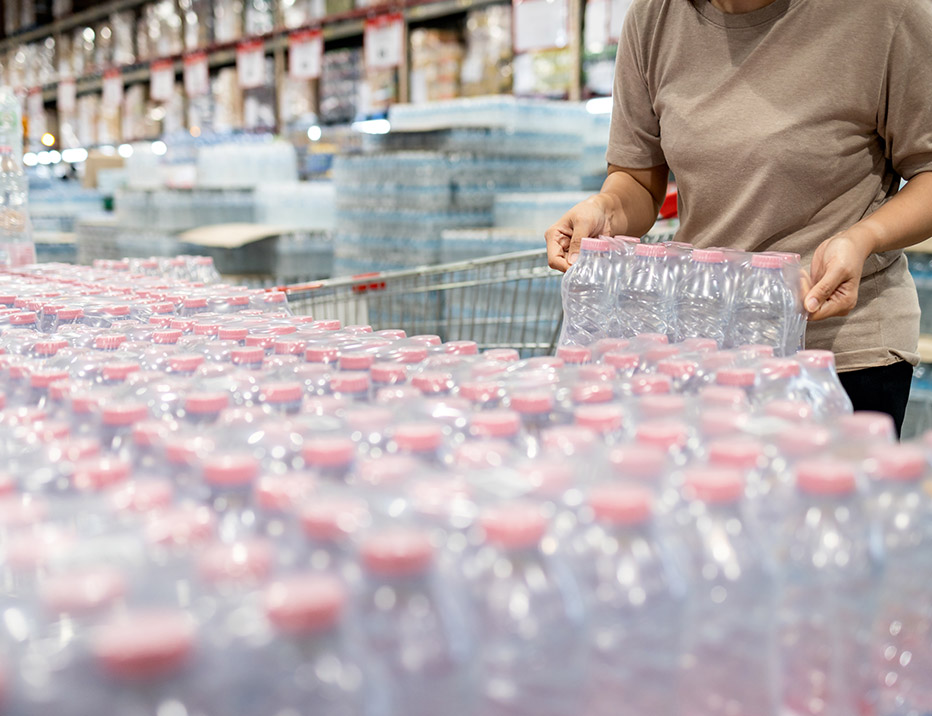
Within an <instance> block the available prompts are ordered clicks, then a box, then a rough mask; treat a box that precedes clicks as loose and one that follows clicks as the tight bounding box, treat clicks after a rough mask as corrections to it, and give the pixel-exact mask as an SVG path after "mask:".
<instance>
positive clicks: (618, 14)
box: [608, 0, 632, 42]
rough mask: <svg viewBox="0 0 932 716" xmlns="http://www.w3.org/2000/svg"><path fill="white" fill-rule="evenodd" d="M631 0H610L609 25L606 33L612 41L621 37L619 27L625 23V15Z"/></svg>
mask: <svg viewBox="0 0 932 716" xmlns="http://www.w3.org/2000/svg"><path fill="white" fill-rule="evenodd" d="M631 2H632V0H611V3H612V11H611V26H610V28H609V31H608V34H609V37H611V39H612V42H617V41H618V40H620V39H621V28H622V25H624V23H625V16H626V15H627V14H628V9H629V8H630V7H631Z"/></svg>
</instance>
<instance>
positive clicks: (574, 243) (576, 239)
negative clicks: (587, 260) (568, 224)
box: [567, 221, 589, 266]
mask: <svg viewBox="0 0 932 716" xmlns="http://www.w3.org/2000/svg"><path fill="white" fill-rule="evenodd" d="M588 236H589V231H588V230H587V228H584V227H583V225H582V224H581V223H580V222H578V221H577V222H576V223H575V224H574V225H573V237H572V238H571V239H570V248H569V251H568V253H567V262H568V263H569V265H570V266H572V265H573V264H574V263H576V260H577V259H578V258H579V246H580V244H582V240H583V239H585V238H588Z"/></svg>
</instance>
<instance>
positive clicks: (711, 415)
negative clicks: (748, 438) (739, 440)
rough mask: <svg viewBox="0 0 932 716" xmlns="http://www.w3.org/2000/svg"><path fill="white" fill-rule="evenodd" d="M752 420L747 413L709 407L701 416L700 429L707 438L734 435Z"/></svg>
mask: <svg viewBox="0 0 932 716" xmlns="http://www.w3.org/2000/svg"><path fill="white" fill-rule="evenodd" d="M748 420H750V416H749V415H748V414H747V413H744V412H741V411H739V410H728V409H725V408H707V409H705V410H703V411H702V414H701V415H700V416H699V429H700V430H701V431H702V434H703V436H704V437H706V438H712V439H714V438H718V437H725V436H728V435H734V434H735V433H740V432H741V431H742V430H744V428H745V426H746V425H747V423H748Z"/></svg>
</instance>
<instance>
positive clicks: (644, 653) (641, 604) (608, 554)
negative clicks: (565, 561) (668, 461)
mask: <svg viewBox="0 0 932 716" xmlns="http://www.w3.org/2000/svg"><path fill="white" fill-rule="evenodd" d="M651 503H652V498H651V493H650V492H649V491H648V490H647V489H646V488H644V487H632V486H626V485H602V486H598V487H595V488H593V489H592V490H590V492H589V495H588V507H589V508H590V509H591V510H592V514H593V521H592V523H591V524H589V525H583V526H581V527H580V528H579V529H578V530H577V531H576V534H575V535H573V537H572V538H571V540H570V541H569V548H568V549H567V550H566V551H567V553H568V558H569V559H570V560H571V563H572V564H573V565H574V571H575V572H576V573H577V575H578V579H579V586H580V589H581V591H582V594H583V598H584V600H585V604H586V615H587V619H588V623H589V630H588V647H589V658H588V664H587V668H586V675H587V676H586V685H585V690H584V695H583V708H582V711H581V712H582V713H585V714H587V715H588V716H643V715H644V714H648V713H649V714H656V716H677V714H678V712H677V708H676V689H674V688H671V687H672V685H673V684H675V683H676V679H677V674H678V658H679V646H680V643H679V642H680V635H681V633H682V625H683V621H682V620H683V602H684V597H685V584H684V581H683V579H682V578H681V576H680V575H679V574H678V573H677V572H676V570H675V568H674V564H673V560H672V558H671V555H670V553H669V550H668V549H667V547H666V546H665V545H664V544H663V542H662V541H661V538H660V534H659V529H658V527H657V525H656V524H655V522H654V520H653V517H652V514H651V513H652V506H651Z"/></svg>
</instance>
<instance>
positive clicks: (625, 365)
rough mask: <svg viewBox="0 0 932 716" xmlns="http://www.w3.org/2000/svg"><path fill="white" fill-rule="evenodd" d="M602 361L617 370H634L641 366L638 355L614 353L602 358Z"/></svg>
mask: <svg viewBox="0 0 932 716" xmlns="http://www.w3.org/2000/svg"><path fill="white" fill-rule="evenodd" d="M602 360H603V361H605V362H606V363H608V365H610V366H612V367H613V368H615V369H617V370H634V369H636V368H637V367H638V366H639V365H640V364H641V358H640V356H638V354H637V353H620V352H617V351H612V352H610V353H606V354H605V355H604V356H602Z"/></svg>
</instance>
